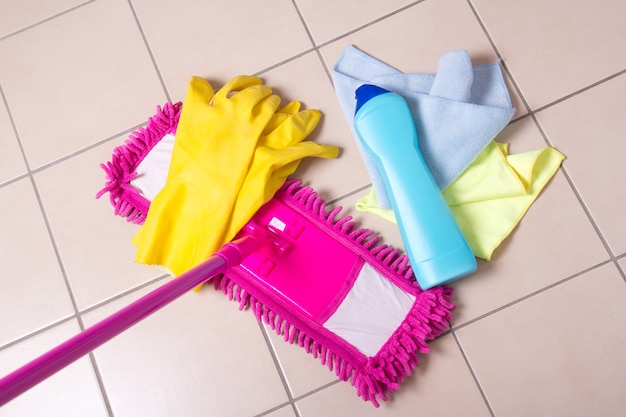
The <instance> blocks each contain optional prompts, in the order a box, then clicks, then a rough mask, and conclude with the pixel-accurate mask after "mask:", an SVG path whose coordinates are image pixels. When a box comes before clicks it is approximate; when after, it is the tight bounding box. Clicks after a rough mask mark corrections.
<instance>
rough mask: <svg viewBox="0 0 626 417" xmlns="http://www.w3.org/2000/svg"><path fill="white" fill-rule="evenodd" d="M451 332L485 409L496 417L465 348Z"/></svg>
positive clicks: (492, 416)
mask: <svg viewBox="0 0 626 417" xmlns="http://www.w3.org/2000/svg"><path fill="white" fill-rule="evenodd" d="M451 333H452V337H453V338H454V341H455V342H456V345H457V347H458V348H459V351H460V352H461V356H463V360H464V361H465V366H467V369H468V370H469V372H470V374H471V375H472V379H473V380H474V383H475V384H476V387H477V388H478V391H479V392H480V395H481V397H482V399H483V401H484V403H485V406H486V407H487V410H489V414H491V417H496V414H495V413H494V411H493V408H492V407H491V404H490V403H489V399H488V398H487V394H486V393H485V390H484V389H483V387H482V385H481V384H480V381H479V379H478V376H477V375H476V372H475V371H474V368H473V367H472V364H471V363H470V361H469V358H468V357H467V354H466V353H465V350H464V349H463V345H462V344H461V341H460V340H459V338H458V336H457V334H456V333H455V332H454V331H452V332H451Z"/></svg>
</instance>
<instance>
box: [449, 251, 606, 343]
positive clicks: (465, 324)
mask: <svg viewBox="0 0 626 417" xmlns="http://www.w3.org/2000/svg"><path fill="white" fill-rule="evenodd" d="M612 263H614V261H613V260H611V259H607V260H605V261H602V262H599V263H597V264H595V265H593V266H591V267H588V268H585V269H583V270H581V271H578V272H576V273H574V274H571V275H569V276H567V277H565V278H563V279H561V280H559V281H556V282H553V283H552V284H550V285H547V286H545V287H543V288H540V289H538V290H535V291H533V292H531V293H528V294H526V295H524V296H522V297H519V298H517V299H515V300H513V301H510V302H508V303H506V304H504V305H502V306H500V307H497V308H494V309H492V310H490V311H488V312H486V313H484V314H481V315H479V316H478V317H475V318H473V319H471V320H468V321H466V322H463V323H461V324H459V325H456V326H452V327H451V331H452V332H456V331H458V330H461V329H463V328H465V327H468V326H471V325H472V324H474V323H477V322H479V321H482V320H484V319H486V318H489V317H491V316H493V315H495V314H497V313H500V312H502V311H504V310H508V309H509V308H511V307H513V306H515V305H517V304H520V303H522V302H524V301H526V300H529V299H531V298H534V297H536V296H538V295H540V294H542V293H544V292H547V291H549V290H552V289H554V288H557V287H559V286H561V285H563V284H565V283H567V282H569V281H572V280H574V279H576V278H578V277H580V276H582V275H585V274H587V273H589V272H592V271H594V270H596V269H599V268H601V267H603V266H605V265H610V264H612Z"/></svg>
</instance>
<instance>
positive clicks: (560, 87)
mask: <svg viewBox="0 0 626 417" xmlns="http://www.w3.org/2000/svg"><path fill="white" fill-rule="evenodd" d="M473 3H474V4H475V6H476V9H477V12H478V14H479V15H480V17H481V19H482V20H483V22H484V24H485V26H486V27H487V30H488V31H489V33H490V35H491V37H492V38H493V41H494V43H495V45H496V47H497V48H498V50H499V51H500V53H501V54H502V57H503V58H504V60H505V61H506V62H507V65H508V67H509V69H510V70H511V73H512V75H513V77H514V78H515V80H517V82H518V84H519V87H520V88H521V90H522V93H523V94H524V96H525V97H526V99H527V100H528V102H529V104H530V106H531V108H533V109H537V108H539V107H540V106H543V105H546V104H548V103H550V102H552V101H554V100H557V99H559V98H561V97H563V96H565V95H567V94H570V93H572V92H574V91H576V90H579V89H581V88H584V87H586V86H588V85H590V84H593V83H595V82H597V81H600V80H602V79H603V78H605V77H607V76H610V75H613V74H614V73H616V72H618V71H621V70H623V69H624V67H625V65H626V48H622V47H621V46H619V43H618V39H623V38H624V36H626V25H624V18H623V17H624V15H626V4H625V3H624V2H620V1H613V2H612V1H605V2H602V3H590V2H587V1H583V0H577V1H567V0H560V1H542V0H533V1H525V2H515V1H497V0H474V1H473Z"/></svg>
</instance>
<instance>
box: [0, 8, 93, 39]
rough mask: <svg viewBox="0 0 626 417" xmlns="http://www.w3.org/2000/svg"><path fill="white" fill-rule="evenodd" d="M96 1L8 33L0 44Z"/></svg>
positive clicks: (1, 37) (0, 37) (2, 37)
mask: <svg viewBox="0 0 626 417" xmlns="http://www.w3.org/2000/svg"><path fill="white" fill-rule="evenodd" d="M95 1H96V0H88V1H86V2H84V3H81V4H77V5H76V6H73V7H70V8H69V9H66V10H63V11H62V12H59V13H56V14H53V15H52V16H48V17H46V18H44V19H42V20H40V21H38V22H35V23H32V24H30V25H27V26H24V27H23V28H21V29H18V30H16V31H14V32H11V33H8V34H6V35H3V36H0V42H2V41H3V40H5V39H8V38H11V37H13V36H15V35H19V34H20V33H22V32H26V31H27V30H29V29H32V28H34V27H37V26H39V25H41V24H43V23H46V22H49V21H50V20H53V19H56V18H57V17H60V16H63V15H65V14H68V13H70V12H72V11H74V10H76V9H80V8H81V7H83V6H86V5H88V4H89V3H93V2H95Z"/></svg>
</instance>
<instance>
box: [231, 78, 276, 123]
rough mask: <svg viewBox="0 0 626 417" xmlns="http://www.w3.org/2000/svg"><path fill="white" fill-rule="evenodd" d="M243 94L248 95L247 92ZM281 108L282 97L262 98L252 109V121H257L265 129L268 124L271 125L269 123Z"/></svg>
mask: <svg viewBox="0 0 626 417" xmlns="http://www.w3.org/2000/svg"><path fill="white" fill-rule="evenodd" d="M268 88H269V87H268ZM271 91H272V90H271V89H270V93H271ZM241 93H247V90H245V91H242V92H241ZM241 93H239V94H241ZM258 97H260V96H258ZM258 97H254V98H251V99H250V100H251V101H252V100H253V99H256V98H258ZM279 106H280V97H278V96H277V95H276V94H270V95H268V96H267V97H262V98H261V99H260V100H259V102H258V103H257V104H256V105H254V107H253V108H252V110H251V112H250V115H251V119H252V120H255V121H256V123H260V124H262V126H263V127H265V126H266V125H267V123H269V121H270V120H271V119H272V117H273V116H274V114H275V113H276V110H278V107H279Z"/></svg>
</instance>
